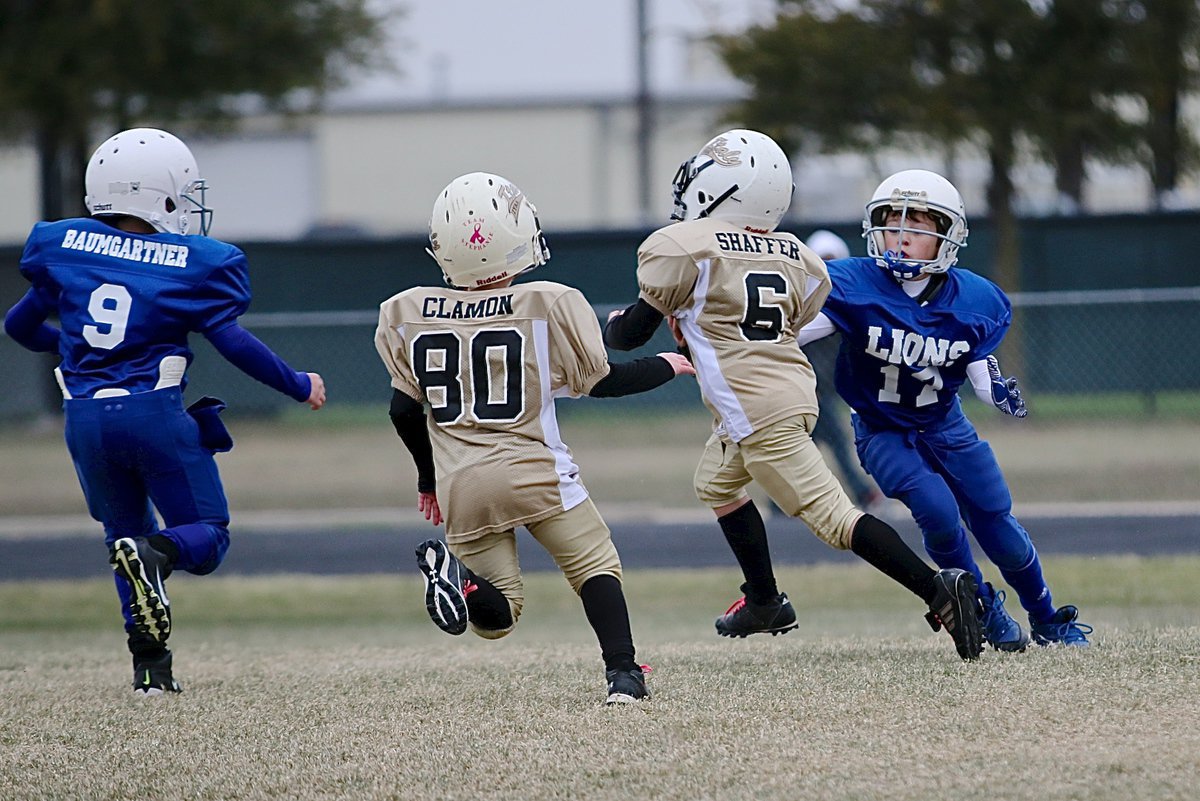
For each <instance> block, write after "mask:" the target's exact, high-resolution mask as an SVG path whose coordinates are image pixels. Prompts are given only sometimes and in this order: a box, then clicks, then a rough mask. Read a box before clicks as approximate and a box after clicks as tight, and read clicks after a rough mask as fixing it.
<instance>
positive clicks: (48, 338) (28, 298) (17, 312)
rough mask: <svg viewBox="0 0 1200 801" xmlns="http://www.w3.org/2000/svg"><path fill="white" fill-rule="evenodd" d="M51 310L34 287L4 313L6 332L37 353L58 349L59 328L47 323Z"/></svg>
mask: <svg viewBox="0 0 1200 801" xmlns="http://www.w3.org/2000/svg"><path fill="white" fill-rule="evenodd" d="M49 314H50V310H49V309H48V308H46V306H45V304H43V303H42V300H41V298H40V297H39V295H38V293H37V290H36V289H33V288H32V287H31V288H30V289H29V291H28V292H26V293H25V296H24V297H23V298H21V299H20V300H18V301H17V302H16V304H15V305H14V306H13V307H12V308H11V309H9V310H8V314H6V315H4V333H6V334H8V335H9V336H10V337H12V341H13V342H16V343H17V344H18V345H20V346H21V347H23V348H27V349H29V350H32V351H35V352H37V353H53V352H55V351H57V350H58V335H59V330H58V329H57V328H55V327H54V326H52V325H47V324H46V318H47V317H48V316H49Z"/></svg>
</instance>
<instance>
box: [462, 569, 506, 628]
mask: <svg viewBox="0 0 1200 801" xmlns="http://www.w3.org/2000/svg"><path fill="white" fill-rule="evenodd" d="M463 569H464V570H465V569H466V566H465V565H464V568H463ZM467 580H468V581H470V582H471V583H472V584H474V585H475V588H474V589H473V590H471V591H470V592H469V593H467V616H468V617H469V618H470V619H471V622H472V623H474V624H475V625H476V626H479V628H481V629H491V630H493V631H503V630H504V629H506V628H509V627H510V626H512V624H513V618H512V607H510V606H509V605H508V599H507V598H505V597H504V593H502V592H500V590H498V589H496V585H495V584H492V582H490V581H488V580H487V579H485V578H482V577H480V576H477V575H475V574H474V573H472V572H471V571H470V570H467Z"/></svg>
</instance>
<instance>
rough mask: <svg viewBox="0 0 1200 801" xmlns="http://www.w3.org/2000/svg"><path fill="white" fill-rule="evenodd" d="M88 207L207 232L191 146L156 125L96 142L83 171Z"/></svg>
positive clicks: (162, 227)
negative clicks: (195, 218)
mask: <svg viewBox="0 0 1200 801" xmlns="http://www.w3.org/2000/svg"><path fill="white" fill-rule="evenodd" d="M83 183H84V187H85V189H86V190H87V194H86V195H85V196H84V198H83V202H84V205H86V206H87V209H88V211H89V212H90V213H91V214H92V215H93V216H97V217H103V216H107V215H112V214H128V215H129V216H131V217H137V218H138V219H140V220H145V221H146V222H148V223H150V225H152V226H154V228H155V230H158V231H162V232H164V233H172V234H190V233H197V232H196V231H195V230H193V226H192V215H193V214H195V215H198V216H199V218H200V219H199V229H200V230H199V233H200V234H203V235H205V236H207V235H208V229H209V227H210V226H211V225H212V209H210V208H208V207H207V206H206V205H204V194H205V191H206V190H207V189H208V184H207V183H205V181H204V179H203V178H201V177H200V168H199V167H197V166H196V159H195V158H194V157H193V156H192V151H190V150H188V146H187V145H185V144H184V143H183V142H181V141H180V140H179V139H178V138H177V137H175V136H174V135H172V134H169V133H167V132H166V131H160V130H158V129H157V128H131V129H129V130H128V131H121V132H120V133H119V134H116V135H114V136H112V137H111V138H109V140H108V141H107V142H105V143H104V144H102V145H100V147H98V148H96V152H95V153H93V154H92V158H91V160H90V161H88V165H87V172H86V173H85V175H84V180H83Z"/></svg>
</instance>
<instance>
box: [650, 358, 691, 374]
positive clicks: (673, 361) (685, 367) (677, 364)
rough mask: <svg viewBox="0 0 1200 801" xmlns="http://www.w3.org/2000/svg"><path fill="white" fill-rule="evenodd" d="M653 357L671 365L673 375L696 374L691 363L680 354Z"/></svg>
mask: <svg viewBox="0 0 1200 801" xmlns="http://www.w3.org/2000/svg"><path fill="white" fill-rule="evenodd" d="M655 355H656V356H658V358H660V359H666V361H667V364H669V365H671V369H672V370H674V371H675V375H695V374H696V368H695V367H692V363H691V362H689V361H688V359H687V357H686V356H684V355H683V354H682V353H658V354H655Z"/></svg>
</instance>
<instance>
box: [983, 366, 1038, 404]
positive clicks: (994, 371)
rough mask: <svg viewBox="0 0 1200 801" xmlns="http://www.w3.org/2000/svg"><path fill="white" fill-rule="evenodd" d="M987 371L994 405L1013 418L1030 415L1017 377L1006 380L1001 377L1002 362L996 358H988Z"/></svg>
mask: <svg viewBox="0 0 1200 801" xmlns="http://www.w3.org/2000/svg"><path fill="white" fill-rule="evenodd" d="M987 369H988V377H989V378H990V379H991V381H992V405H993V406H995V407H996V408H997V409H999V410H1000V411H1002V412H1004V413H1005V414H1011V415H1012V416H1013V417H1025V416H1026V415H1028V414H1029V410H1028V409H1026V408H1025V399H1024V398H1022V397H1021V390H1020V388H1019V387H1018V386H1017V378H1016V376H1012V377H1010V378H1005V377H1004V376H1003V375H1001V373H1000V362H999V361H997V360H996V357H995V356H988V357H987Z"/></svg>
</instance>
